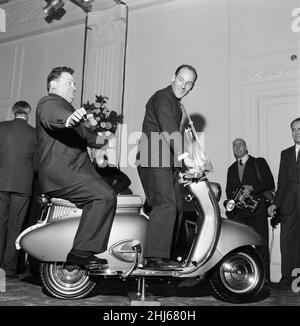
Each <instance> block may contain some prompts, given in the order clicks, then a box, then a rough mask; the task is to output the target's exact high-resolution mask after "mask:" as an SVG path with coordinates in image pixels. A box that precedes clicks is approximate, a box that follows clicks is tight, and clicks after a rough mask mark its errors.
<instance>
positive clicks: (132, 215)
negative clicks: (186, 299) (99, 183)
mask: <svg viewBox="0 0 300 326" xmlns="http://www.w3.org/2000/svg"><path fill="white" fill-rule="evenodd" d="M179 181H180V183H181V184H182V185H183V186H184V187H186V189H187V193H188V194H187V196H186V198H185V199H186V200H187V201H192V202H193V204H194V206H195V210H196V212H197V219H196V223H195V224H196V232H195V237H194V239H193V241H192V244H191V247H190V248H189V251H188V253H187V255H186V257H183V259H182V262H181V263H182V264H181V265H180V266H179V267H176V268H175V269H174V270H167V271H166V270H149V269H144V268H143V265H142V262H143V250H144V247H145V240H146V238H145V237H146V228H147V223H148V218H147V216H146V215H145V214H141V213H140V209H141V207H142V198H141V197H140V196H136V195H129V196H127V195H126V196H124V195H123V196H122V195H121V196H118V204H117V210H116V214H115V218H114V222H113V225H112V229H111V233H110V237H109V242H108V247H107V250H106V252H104V253H101V254H98V255H97V257H100V258H105V259H107V261H108V267H107V268H105V269H84V268H82V267H80V266H77V265H73V264H70V263H67V262H66V257H67V254H68V252H69V251H70V250H71V248H72V244H73V239H74V236H75V233H76V230H77V227H78V224H79V220H80V216H81V212H82V210H81V209H80V208H78V207H76V206H75V205H74V204H72V203H70V202H68V201H66V200H63V199H59V198H52V199H49V198H47V197H46V196H45V195H43V196H42V197H41V202H42V212H41V215H40V219H39V221H38V222H37V224H36V225H33V226H31V227H29V228H27V229H25V230H24V231H23V232H22V233H21V234H20V235H19V237H18V238H17V240H16V247H17V249H21V248H22V249H23V250H24V251H25V252H26V253H28V254H29V255H31V256H32V257H34V258H35V259H37V260H39V261H40V276H41V280H42V283H43V286H44V289H45V290H46V291H47V292H48V293H49V294H50V295H52V296H54V297H57V298H62V299H78V298H82V297H84V296H86V295H87V294H88V293H90V292H91V291H92V289H93V288H94V287H95V285H96V281H97V277H102V278H104V279H105V278H108V277H115V278H121V279H123V280H127V279H129V278H135V279H137V280H138V289H137V293H136V296H137V298H139V299H140V300H145V297H146V296H145V293H146V291H145V287H146V285H145V284H146V281H147V280H148V279H151V278H159V279H179V280H180V279H182V280H183V279H185V278H196V279H200V280H202V279H207V280H208V282H209V284H210V286H211V289H212V294H213V295H214V296H215V297H216V298H218V299H220V300H222V301H226V302H230V303H241V302H247V301H250V300H251V301H253V300H255V299H256V298H258V296H259V293H260V292H261V290H262V288H263V286H264V283H265V269H264V266H263V263H262V261H261V259H260V255H259V251H260V248H261V247H262V246H263V241H262V240H261V238H260V237H259V235H258V234H257V233H256V232H255V231H254V230H253V229H252V228H250V227H248V226H246V225H244V224H241V223H238V222H234V221H231V220H230V219H227V218H223V217H221V214H220V208H219V204H218V201H219V200H220V197H221V187H220V185H219V184H218V183H214V182H209V180H208V178H207V176H204V175H202V176H201V175H200V176H199V175H195V173H190V172H189V171H186V172H184V173H181V177H180V180H179Z"/></svg>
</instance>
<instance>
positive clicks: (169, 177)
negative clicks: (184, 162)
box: [138, 166, 182, 259]
mask: <svg viewBox="0 0 300 326" xmlns="http://www.w3.org/2000/svg"><path fill="white" fill-rule="evenodd" d="M178 172H179V169H176V168H144V167H140V166H139V167H138V173H139V176H140V179H141V182H142V185H143V188H144V191H145V195H146V198H147V202H148V204H149V205H150V206H151V207H152V210H151V212H150V215H149V222H148V226H147V233H146V248H145V251H144V257H160V258H167V259H169V258H170V255H171V250H172V245H173V249H174V248H175V246H176V242H177V237H178V230H179V227H180V223H181V218H182V197H181V191H180V187H179V183H178V181H177V176H178ZM173 235H174V237H173ZM172 240H173V242H172Z"/></svg>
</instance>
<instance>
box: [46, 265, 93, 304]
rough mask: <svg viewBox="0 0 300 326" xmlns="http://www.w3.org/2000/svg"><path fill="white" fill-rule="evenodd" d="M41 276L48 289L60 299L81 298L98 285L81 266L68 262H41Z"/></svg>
mask: <svg viewBox="0 0 300 326" xmlns="http://www.w3.org/2000/svg"><path fill="white" fill-rule="evenodd" d="M40 276H41V279H42V282H43V285H44V288H45V289H46V291H47V292H48V293H49V294H50V295H52V296H54V297H56V298H60V299H79V298H83V297H85V296H86V295H87V294H88V293H90V292H91V291H92V290H93V288H94V287H95V285H96V282H94V281H92V280H91V279H90V277H89V276H88V275H87V274H86V271H85V270H83V269H81V268H80V267H78V266H76V265H72V264H67V263H41V264H40Z"/></svg>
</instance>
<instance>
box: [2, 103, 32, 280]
mask: <svg viewBox="0 0 300 326" xmlns="http://www.w3.org/2000/svg"><path fill="white" fill-rule="evenodd" d="M12 112H13V114H14V117H15V118H14V120H12V121H3V122H0V267H1V268H3V269H4V270H5V272H6V276H7V277H16V276H17V263H18V252H17V250H16V247H15V241H16V239H17V237H18V235H19V234H20V233H21V231H22V226H23V223H24V219H25V216H26V212H27V209H28V205H29V201H30V195H31V189H32V183H33V158H34V155H35V151H36V134H35V129H34V128H33V127H31V126H30V125H29V124H28V116H29V114H30V112H31V107H30V105H29V104H28V103H27V102H25V101H18V102H16V103H15V104H14V105H13V107H12Z"/></svg>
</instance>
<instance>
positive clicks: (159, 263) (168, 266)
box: [143, 257, 182, 271]
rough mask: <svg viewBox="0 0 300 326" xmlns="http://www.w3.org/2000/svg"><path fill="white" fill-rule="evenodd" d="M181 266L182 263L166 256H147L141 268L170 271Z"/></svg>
mask: <svg viewBox="0 0 300 326" xmlns="http://www.w3.org/2000/svg"><path fill="white" fill-rule="evenodd" d="M180 268H182V264H181V263H179V262H176V261H172V260H169V259H166V258H160V257H157V258H156V257H149V258H145V260H144V263H143V269H153V270H163V271H171V270H176V269H180Z"/></svg>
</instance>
